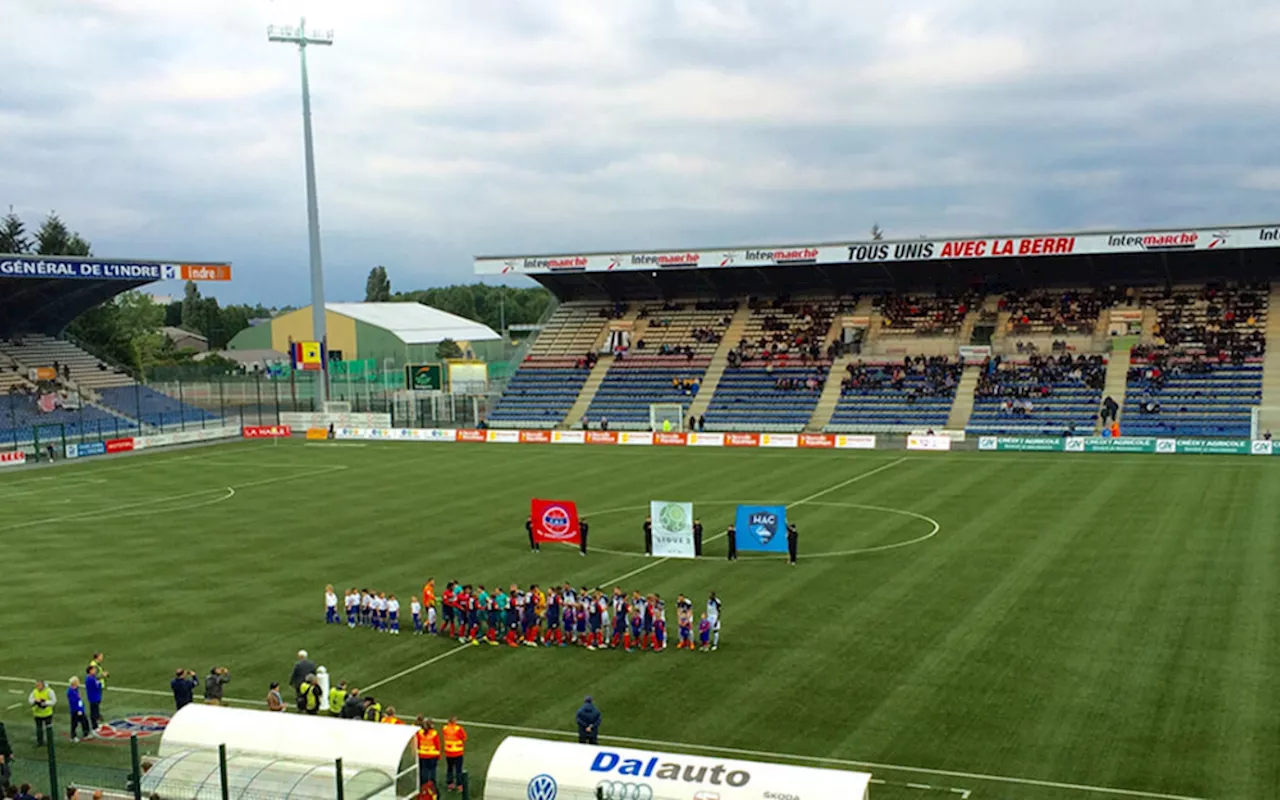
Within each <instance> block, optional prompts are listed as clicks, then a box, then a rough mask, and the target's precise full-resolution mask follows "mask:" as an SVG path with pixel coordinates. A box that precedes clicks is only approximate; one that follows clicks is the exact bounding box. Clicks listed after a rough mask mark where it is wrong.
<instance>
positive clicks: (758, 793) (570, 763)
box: [484, 736, 871, 800]
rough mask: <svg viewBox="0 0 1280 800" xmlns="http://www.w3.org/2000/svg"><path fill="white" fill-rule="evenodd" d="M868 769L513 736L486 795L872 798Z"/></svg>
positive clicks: (494, 799) (543, 799)
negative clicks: (857, 769) (869, 793)
mask: <svg viewBox="0 0 1280 800" xmlns="http://www.w3.org/2000/svg"><path fill="white" fill-rule="evenodd" d="M870 782H871V776H870V775H869V774H867V773H864V772H845V771H843V770H831V769H819V768H815V767H797V766H792V765H790V764H766V763H762V762H754V761H738V760H733V759H719V758H708V757H704V756H689V755H680V754H676V753H664V752H657V751H649V750H632V749H630V748H621V747H604V746H598V745H588V744H576V743H572V742H555V741H548V740H543V739H526V738H524V737H520V736H509V737H507V738H506V739H504V740H503V741H502V743H501V744H500V745H498V748H497V749H496V750H495V751H494V753H493V757H492V758H491V759H490V760H489V771H488V773H487V774H486V776H485V786H484V793H485V800H570V799H571V798H585V797H591V798H596V797H600V798H604V800H691V799H692V800H760V798H766V799H768V800H827V799H828V798H847V800H866V798H867V791H868V786H869V784H870Z"/></svg>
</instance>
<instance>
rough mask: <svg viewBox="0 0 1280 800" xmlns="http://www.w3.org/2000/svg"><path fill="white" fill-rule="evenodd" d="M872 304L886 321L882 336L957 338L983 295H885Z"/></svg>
mask: <svg viewBox="0 0 1280 800" xmlns="http://www.w3.org/2000/svg"><path fill="white" fill-rule="evenodd" d="M873 303H874V307H875V308H876V309H877V310H878V311H879V312H880V315H881V319H882V320H883V322H882V324H881V326H880V335H881V336H955V335H956V334H957V333H959V332H960V326H961V325H963V324H964V318H965V315H966V314H968V313H969V311H970V310H971V309H974V308H977V307H978V306H980V305H981V304H982V295H981V294H978V293H966V294H962V295H955V296H951V295H914V296H913V295H883V296H880V297H877V298H875V299H874V301H873Z"/></svg>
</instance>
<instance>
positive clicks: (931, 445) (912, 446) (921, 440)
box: [907, 435, 951, 450]
mask: <svg viewBox="0 0 1280 800" xmlns="http://www.w3.org/2000/svg"><path fill="white" fill-rule="evenodd" d="M907 449H908V450H950V449H951V437H950V436H929V435H923V436H915V435H913V436H908V437H907Z"/></svg>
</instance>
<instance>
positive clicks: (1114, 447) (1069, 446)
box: [1062, 436, 1172, 453]
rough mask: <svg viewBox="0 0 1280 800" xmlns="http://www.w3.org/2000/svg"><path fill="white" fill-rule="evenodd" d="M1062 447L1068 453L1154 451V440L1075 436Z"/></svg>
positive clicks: (1139, 437) (1141, 437) (1142, 437)
mask: <svg viewBox="0 0 1280 800" xmlns="http://www.w3.org/2000/svg"><path fill="white" fill-rule="evenodd" d="M1170 441H1171V440H1170ZM1062 449H1063V450H1065V451H1066V452H1068V453H1154V452H1156V440H1155V438H1154V437H1151V436H1118V437H1115V438H1110V437H1106V436H1076V437H1072V438H1069V439H1067V440H1066V442H1065V443H1064V444H1063V448H1062ZM1165 452H1172V450H1166V451H1165Z"/></svg>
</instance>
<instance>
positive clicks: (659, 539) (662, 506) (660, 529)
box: [649, 500, 694, 558]
mask: <svg viewBox="0 0 1280 800" xmlns="http://www.w3.org/2000/svg"><path fill="white" fill-rule="evenodd" d="M649 521H650V523H651V524H652V525H653V554H654V555H655V556H663V557H666V558H693V557H694V547H693V503H672V502H668V501H665V500H654V501H653V502H651V503H649Z"/></svg>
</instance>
